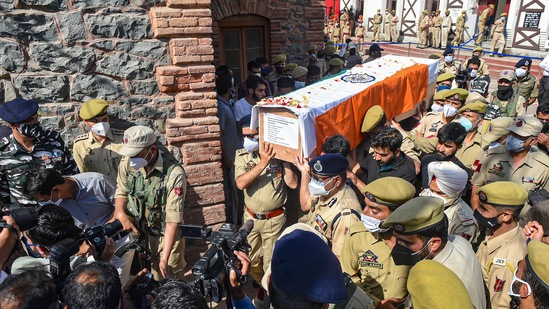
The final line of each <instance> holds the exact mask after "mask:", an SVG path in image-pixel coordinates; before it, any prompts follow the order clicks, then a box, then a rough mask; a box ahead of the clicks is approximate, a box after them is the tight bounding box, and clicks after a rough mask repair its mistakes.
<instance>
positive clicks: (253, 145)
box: [244, 137, 259, 153]
mask: <svg viewBox="0 0 549 309" xmlns="http://www.w3.org/2000/svg"><path fill="white" fill-rule="evenodd" d="M244 148H246V151H248V152H249V153H252V152H254V151H257V150H259V141H258V140H257V138H253V139H252V138H249V137H245V138H244Z"/></svg>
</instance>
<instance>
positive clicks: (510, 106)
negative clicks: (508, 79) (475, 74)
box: [486, 91, 526, 117]
mask: <svg viewBox="0 0 549 309" xmlns="http://www.w3.org/2000/svg"><path fill="white" fill-rule="evenodd" d="M486 101H488V102H490V103H491V104H494V105H497V106H499V110H500V111H501V117H515V116H524V115H526V99H524V97H523V96H521V95H519V94H518V93H516V92H514V93H513V95H512V96H511V98H509V100H507V101H502V100H500V99H498V96H497V91H493V92H491V93H490V94H489V95H488V97H487V98H486Z"/></svg>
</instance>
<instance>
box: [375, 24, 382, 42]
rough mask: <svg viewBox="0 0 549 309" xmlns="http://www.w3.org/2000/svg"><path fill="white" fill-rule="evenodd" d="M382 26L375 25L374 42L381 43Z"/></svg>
mask: <svg viewBox="0 0 549 309" xmlns="http://www.w3.org/2000/svg"><path fill="white" fill-rule="evenodd" d="M380 30H381V25H380V24H374V41H379V33H380V32H381V31H380Z"/></svg>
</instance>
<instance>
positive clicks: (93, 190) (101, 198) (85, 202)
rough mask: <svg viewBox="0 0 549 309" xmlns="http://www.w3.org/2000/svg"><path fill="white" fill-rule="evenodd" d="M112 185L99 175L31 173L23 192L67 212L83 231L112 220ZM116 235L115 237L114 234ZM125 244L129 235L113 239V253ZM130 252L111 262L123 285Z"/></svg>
mask: <svg viewBox="0 0 549 309" xmlns="http://www.w3.org/2000/svg"><path fill="white" fill-rule="evenodd" d="M115 189H116V188H115V184H114V183H113V182H112V180H111V179H110V178H109V177H107V176H105V175H103V174H99V173H81V174H78V175H73V176H68V177H63V176H62V175H61V173H59V172H58V171H56V170H53V169H40V170H34V171H32V172H31V173H30V174H29V177H27V182H26V183H25V192H26V194H27V195H29V196H32V197H34V199H35V200H36V201H38V203H41V204H42V203H48V202H50V203H54V204H56V205H59V206H61V207H63V208H65V209H66V210H68V211H69V212H70V214H71V216H72V217H73V218H74V221H75V222H76V226H77V227H79V228H81V229H83V230H85V229H88V228H93V227H97V226H103V225H105V224H106V223H107V222H109V221H111V220H112V219H113V214H114V192H115ZM116 236H118V235H116ZM128 241H129V236H124V237H120V238H118V239H116V247H115V250H118V248H120V247H122V246H123V245H124V244H125V243H127V242H128ZM133 255H134V251H133V250H129V251H127V252H126V253H124V255H123V256H122V257H117V256H114V257H113V260H112V261H111V263H112V264H113V265H114V266H115V267H116V269H117V270H118V273H119V274H120V280H122V283H123V284H125V283H126V282H127V281H128V279H129V275H130V267H131V262H132V259H133Z"/></svg>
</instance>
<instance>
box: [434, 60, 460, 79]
mask: <svg viewBox="0 0 549 309" xmlns="http://www.w3.org/2000/svg"><path fill="white" fill-rule="evenodd" d="M460 68H461V62H460V61H457V60H454V61H452V63H450V64H447V63H446V62H445V61H444V60H441V61H440V64H439V66H438V73H439V74H442V73H452V74H454V75H457V74H458V72H459V70H460Z"/></svg>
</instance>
